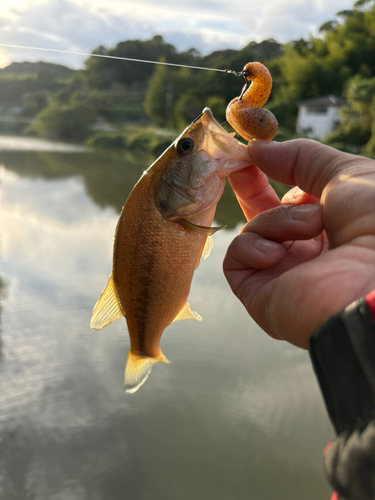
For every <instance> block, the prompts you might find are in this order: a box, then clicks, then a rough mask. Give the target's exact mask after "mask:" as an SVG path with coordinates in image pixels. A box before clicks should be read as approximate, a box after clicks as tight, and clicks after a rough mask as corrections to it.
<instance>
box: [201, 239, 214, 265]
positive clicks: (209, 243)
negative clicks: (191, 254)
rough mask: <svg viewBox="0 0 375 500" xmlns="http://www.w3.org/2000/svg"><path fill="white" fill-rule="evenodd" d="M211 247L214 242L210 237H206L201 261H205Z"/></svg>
mask: <svg viewBox="0 0 375 500" xmlns="http://www.w3.org/2000/svg"><path fill="white" fill-rule="evenodd" d="M213 246H214V240H213V238H212V236H207V239H206V243H205V244H204V248H203V252H202V257H203V260H206V259H207V257H208V256H209V255H210V253H211V250H212V247H213Z"/></svg>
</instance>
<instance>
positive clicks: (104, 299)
mask: <svg viewBox="0 0 375 500" xmlns="http://www.w3.org/2000/svg"><path fill="white" fill-rule="evenodd" d="M121 316H124V313H123V310H122V308H121V305H120V302H119V300H118V297H117V293H116V288H115V284H114V282H113V276H112V274H111V276H110V277H109V279H108V283H107V285H106V287H105V288H104V290H103V292H102V294H101V296H100V299H99V300H98V302H97V303H96V304H95V307H94V310H93V312H92V316H91V320H90V328H91V329H92V330H100V329H101V328H104V327H105V326H107V325H109V324H110V323H112V321H115V320H116V319H119V318H121Z"/></svg>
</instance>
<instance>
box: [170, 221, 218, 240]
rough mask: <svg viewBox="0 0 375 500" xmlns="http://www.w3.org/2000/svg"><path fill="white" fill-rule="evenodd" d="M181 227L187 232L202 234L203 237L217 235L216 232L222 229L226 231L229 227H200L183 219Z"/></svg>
mask: <svg viewBox="0 0 375 500" xmlns="http://www.w3.org/2000/svg"><path fill="white" fill-rule="evenodd" d="M179 222H180V224H181V226H182V227H183V228H184V229H186V231H193V232H194V233H198V234H202V235H203V236H211V235H212V234H214V233H216V231H220V229H224V228H226V227H227V226H220V227H206V226H198V225H197V224H193V223H192V222H189V221H187V220H186V219H181V220H180V221H179Z"/></svg>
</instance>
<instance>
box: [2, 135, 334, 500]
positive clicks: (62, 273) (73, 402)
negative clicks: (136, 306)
mask: <svg viewBox="0 0 375 500" xmlns="http://www.w3.org/2000/svg"><path fill="white" fill-rule="evenodd" d="M1 144H2V143H1V140H0V147H1ZM17 144H18V145H19V146H17ZM37 144H38V142H37V141H34V142H33V143H32V146H33V147H31V146H30V144H29V145H28V146H27V145H26V146H25V143H24V142H22V141H21V140H18V142H17V141H16V143H15V145H13V147H12V148H13V149H14V148H15V149H17V148H18V151H11V150H8V151H2V152H0V165H1V167H0V192H1V198H0V227H1V232H0V278H1V283H2V284H3V286H2V295H3V296H4V295H5V298H3V300H2V309H1V324H0V498H1V499H4V500H23V499H27V500H120V499H121V500H123V499H126V500H128V499H129V500H185V499H186V500H201V499H205V500H206V499H207V500H229V499H233V500H245V499H249V500H250V499H251V500H271V499H272V500H274V499H278V500H297V499H298V500H301V499H304V500H310V499H311V500H313V499H314V500H315V499H327V500H328V498H329V496H330V489H329V487H328V486H327V484H326V481H325V479H324V474H323V470H322V450H323V448H324V446H325V444H326V443H327V442H328V441H329V440H330V439H332V437H333V432H332V429H331V426H330V424H329V422H328V418H327V416H326V412H325V410H324V405H323V402H322V399H321V396H320V393H319V389H318V386H317V383H316V380H315V377H314V375H313V372H312V368H311V365H310V361H309V358H308V355H307V353H306V352H304V351H301V350H298V349H297V348H294V347H292V346H290V345H287V344H286V343H282V342H277V341H274V340H272V339H270V338H268V337H267V336H266V335H265V334H264V333H263V332H262V331H261V330H260V328H259V327H257V325H256V324H255V323H254V322H253V321H252V320H251V319H250V318H249V316H248V315H247V313H246V311H245V310H244V309H243V307H242V305H241V304H240V303H239V302H238V301H237V299H236V298H235V297H234V296H233V295H232V293H231V291H230V289H229V287H228V285H227V283H226V281H225V279H224V277H223V274H222V270H221V263H222V259H223V256H224V253H225V250H226V248H227V246H228V244H229V242H230V241H231V240H232V239H233V237H234V236H235V235H236V233H237V232H238V228H239V227H240V225H241V223H242V221H241V213H240V211H239V210H238V208H237V206H236V202H235V199H234V197H233V196H232V194H231V192H230V191H229V190H227V191H226V192H225V195H224V197H223V200H222V203H221V205H220V206H219V209H218V212H217V220H216V221H215V224H219V225H221V224H225V223H227V224H228V227H229V228H230V229H228V230H225V231H220V232H219V233H217V234H215V236H214V249H213V251H212V254H211V256H210V258H209V259H208V260H207V261H204V262H203V263H202V264H201V266H200V267H199V269H198V270H197V272H196V273H195V277H194V281H193V285H192V292H191V295H190V297H189V302H190V303H191V306H192V308H193V309H194V310H197V311H198V312H199V313H200V314H201V315H202V316H203V319H204V320H203V322H201V323H199V322H196V321H180V322H177V323H174V324H172V325H171V326H170V327H169V328H168V329H167V330H166V331H165V332H164V334H163V338H162V348H163V352H164V353H165V355H166V356H167V357H168V359H170V360H171V361H172V363H171V364H170V365H164V364H162V365H157V366H155V368H154V369H153V372H152V374H151V375H150V377H149V379H148V381H147V382H146V384H145V385H144V386H143V387H142V388H141V389H140V390H139V391H138V392H137V393H136V394H134V395H125V394H124V392H123V372H124V365H125V359H126V355H127V352H128V349H129V339H128V335H127V330H126V324H125V321H124V320H122V319H121V320H118V321H116V322H115V323H113V324H111V325H109V326H108V327H106V328H105V329H103V330H101V331H99V332H92V331H90V329H89V320H90V315H91V310H92V307H93V305H94V304H95V302H96V300H97V299H98V297H99V295H100V293H101V290H102V288H103V287H104V285H105V283H106V280H107V278H108V275H109V274H110V271H111V258H112V243H113V234H114V229H115V225H116V221H117V218H118V215H119V210H120V209H121V206H122V204H123V203H124V201H125V199H126V197H127V195H128V194H129V192H130V190H131V188H132V186H133V185H134V183H135V182H136V180H137V179H138V178H139V176H140V175H141V173H142V171H143V170H144V169H145V168H146V167H147V166H148V164H149V163H150V162H151V161H152V158H149V157H147V156H142V155H138V156H137V157H135V156H134V155H132V154H130V153H121V154H120V153H109V152H87V153H83V152H78V151H71V152H68V151H69V149H66V148H65V149H64V150H63V151H65V152H64V153H62V152H61V151H62V150H61V149H60V151H53V150H52V149H53V148H49V149H50V150H49V151H40V150H39V151H38V147H37ZM42 146H43V144H42ZM43 147H44V146H43ZM12 148H8V149H12ZM0 295H1V294H0Z"/></svg>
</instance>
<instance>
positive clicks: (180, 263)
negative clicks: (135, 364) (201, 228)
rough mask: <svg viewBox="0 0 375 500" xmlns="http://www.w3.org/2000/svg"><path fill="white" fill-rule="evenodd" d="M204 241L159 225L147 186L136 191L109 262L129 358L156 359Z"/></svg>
mask: <svg viewBox="0 0 375 500" xmlns="http://www.w3.org/2000/svg"><path fill="white" fill-rule="evenodd" d="M204 241H205V237H204V236H202V235H199V234H195V233H192V232H189V231H185V230H184V229H183V228H182V227H181V226H180V225H179V224H178V223H177V222H172V221H169V220H166V219H164V218H163V217H162V215H161V213H160V211H159V210H158V209H157V207H156V206H155V204H154V202H153V197H152V196H150V193H149V189H148V186H147V185H145V186H142V185H140V184H138V185H137V189H135V190H134V191H133V192H132V194H131V195H130V197H129V198H128V201H127V203H126V205H125V207H124V209H123V213H122V215H121V217H120V220H119V224H118V227H117V232H116V240H115V252H114V262H113V278H114V282H115V285H116V289H117V293H118V297H119V300H120V303H121V306H122V308H123V310H124V312H125V317H126V321H127V324H128V330H129V336H130V341H131V352H132V353H133V354H137V355H139V356H145V357H151V358H157V357H158V356H160V354H161V352H160V345H159V342H160V337H161V335H162V333H163V330H164V329H165V328H166V327H167V326H168V325H169V324H170V323H172V321H173V320H174V319H175V317H176V316H177V315H178V313H179V312H180V311H181V310H182V309H183V307H184V306H185V303H186V299H187V297H188V294H189V291H190V285H191V281H192V278H193V273H194V269H195V267H196V262H197V258H198V256H199V254H200V251H201V248H202V245H203V244H204Z"/></svg>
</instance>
